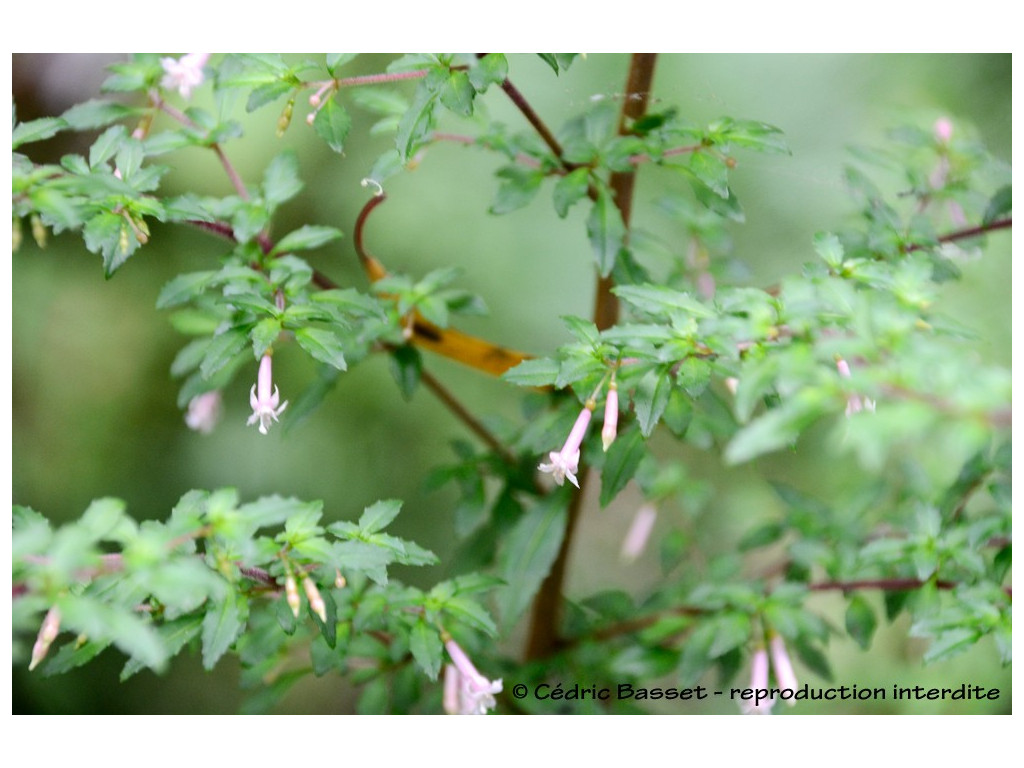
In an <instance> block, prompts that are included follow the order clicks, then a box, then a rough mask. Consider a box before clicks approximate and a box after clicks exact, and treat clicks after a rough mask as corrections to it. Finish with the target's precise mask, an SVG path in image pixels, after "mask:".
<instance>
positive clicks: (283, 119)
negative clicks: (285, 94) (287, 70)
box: [277, 96, 295, 139]
mask: <svg viewBox="0 0 1024 768" xmlns="http://www.w3.org/2000/svg"><path fill="white" fill-rule="evenodd" d="M294 109H295V97H294V96H293V97H292V98H290V99H288V103H287V104H285V105H284V110H282V112H281V116H280V117H279V118H277V138H279V139H280V138H281V137H282V136H284V132H285V131H287V130H288V126H289V125H291V124H292V112H293V111H294Z"/></svg>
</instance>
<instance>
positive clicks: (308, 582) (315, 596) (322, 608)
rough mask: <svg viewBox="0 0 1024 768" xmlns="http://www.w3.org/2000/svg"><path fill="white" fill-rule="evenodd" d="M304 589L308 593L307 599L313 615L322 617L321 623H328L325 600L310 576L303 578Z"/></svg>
mask: <svg viewBox="0 0 1024 768" xmlns="http://www.w3.org/2000/svg"><path fill="white" fill-rule="evenodd" d="M302 588H303V589H304V590H305V592H306V599H307V600H309V607H310V608H312V609H313V613H315V614H316V615H317V616H319V617H320V621H322V622H323V623H324V624H326V623H327V606H326V605H325V604H324V599H323V598H322V597H321V596H320V590H319V589H317V588H316V584H314V583H313V580H312V579H311V578H309V576H303V577H302Z"/></svg>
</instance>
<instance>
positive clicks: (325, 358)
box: [295, 328, 348, 371]
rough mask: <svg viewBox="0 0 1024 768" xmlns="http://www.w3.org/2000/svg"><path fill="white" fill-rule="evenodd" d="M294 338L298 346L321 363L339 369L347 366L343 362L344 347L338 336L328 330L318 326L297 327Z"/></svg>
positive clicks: (342, 369) (341, 369)
mask: <svg viewBox="0 0 1024 768" xmlns="http://www.w3.org/2000/svg"><path fill="white" fill-rule="evenodd" d="M295 340H296V341H297V342H299V346H300V347H302V348H303V349H304V350H306V352H308V353H309V354H310V355H311V356H312V357H313V358H314V359H316V360H319V361H320V362H321V363H327V364H328V365H331V366H334V367H335V368H337V369H338V370H339V371H344V370H345V369H346V368H348V364H347V363H346V362H345V349H344V347H343V345H342V343H341V342H340V341H339V340H338V337H337V336H336V335H335V334H333V333H331V332H330V331H324V330H321V329H320V328H299V329H298V330H297V331H295Z"/></svg>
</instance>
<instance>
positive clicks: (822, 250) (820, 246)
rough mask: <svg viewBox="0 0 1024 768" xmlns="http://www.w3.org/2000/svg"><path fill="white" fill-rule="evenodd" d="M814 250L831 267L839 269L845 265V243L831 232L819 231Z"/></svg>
mask: <svg viewBox="0 0 1024 768" xmlns="http://www.w3.org/2000/svg"><path fill="white" fill-rule="evenodd" d="M814 250H815V251H816V252H817V254H818V255H819V256H820V257H821V259H822V261H824V262H825V263H826V264H828V266H829V267H830V268H831V269H833V270H838V269H839V268H840V267H842V266H843V257H844V255H843V244H842V243H840V242H839V238H838V237H836V236H835V235H833V234H832V233H831V232H819V233H818V234H816V235H815V236H814Z"/></svg>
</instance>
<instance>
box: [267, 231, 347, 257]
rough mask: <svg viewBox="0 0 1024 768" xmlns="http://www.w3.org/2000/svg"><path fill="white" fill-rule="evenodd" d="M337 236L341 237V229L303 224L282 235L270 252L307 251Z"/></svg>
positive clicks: (275, 253)
mask: <svg viewBox="0 0 1024 768" xmlns="http://www.w3.org/2000/svg"><path fill="white" fill-rule="evenodd" d="M339 237H341V231H340V230H337V229H335V228H334V227H323V226H315V225H312V224H305V225H303V226H301V227H299V228H298V229H296V230H293V231H291V232H289V233H288V234H287V235H285V236H284V237H282V238H281V239H280V240H279V241H278V242H277V244H276V245H275V246H274V250H273V251H272V252H271V254H272V255H277V254H281V253H289V252H291V251H307V250H310V249H311V248H319V247H320V246H321V245H324V244H325V243H329V242H331V241H332V240H337V239H338V238H339Z"/></svg>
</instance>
